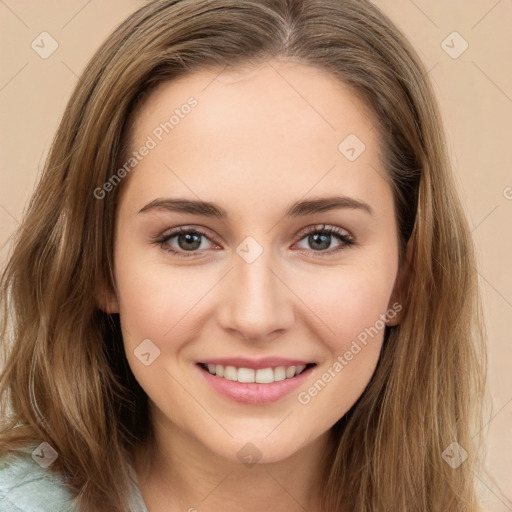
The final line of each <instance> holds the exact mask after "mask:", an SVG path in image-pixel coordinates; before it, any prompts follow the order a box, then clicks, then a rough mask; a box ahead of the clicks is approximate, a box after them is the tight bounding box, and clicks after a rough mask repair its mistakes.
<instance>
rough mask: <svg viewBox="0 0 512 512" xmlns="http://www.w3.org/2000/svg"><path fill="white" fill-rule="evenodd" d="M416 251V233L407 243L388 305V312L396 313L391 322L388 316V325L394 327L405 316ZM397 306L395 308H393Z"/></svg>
mask: <svg viewBox="0 0 512 512" xmlns="http://www.w3.org/2000/svg"><path fill="white" fill-rule="evenodd" d="M413 251H414V232H413V234H412V235H411V237H410V238H409V241H408V242H407V247H406V251H405V261H404V262H403V264H402V266H401V268H400V269H399V270H398V275H397V278H396V280H395V286H394V288H393V293H392V294H391V299H390V300H389V304H388V311H394V312H395V315H394V316H393V317H391V318H389V320H388V319H387V316H386V325H389V326H394V325H398V324H399V323H400V319H401V317H402V315H403V311H404V302H405V297H406V290H407V288H408V285H409V281H410V277H411V268H412V255H413ZM393 306H395V307H393Z"/></svg>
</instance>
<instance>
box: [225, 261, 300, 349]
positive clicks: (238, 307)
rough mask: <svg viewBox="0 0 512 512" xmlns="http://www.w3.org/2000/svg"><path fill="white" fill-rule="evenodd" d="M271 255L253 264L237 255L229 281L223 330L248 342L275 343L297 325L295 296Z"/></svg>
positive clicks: (226, 288) (226, 287)
mask: <svg viewBox="0 0 512 512" xmlns="http://www.w3.org/2000/svg"><path fill="white" fill-rule="evenodd" d="M269 252H270V251H263V253H262V254H261V255H260V256H259V257H258V258H257V259H256V260H255V261H253V262H251V263H248V262H247V261H245V260H244V259H243V258H242V257H239V255H238V254H235V255H234V258H233V260H234V263H233V265H234V268H233V269H232V270H231V272H230V273H229V275H228V276H227V279H226V280H225V293H224V294H223V300H222V304H221V305H220V314H219V318H220V323H221V326H222V328H223V329H225V330H226V331H230V332H231V333H232V334H235V335H236V336H238V337H240V338H242V339H244V340H246V341H253V342H256V341H265V340H268V339H273V338H274V337H275V336H278V335H279V334H281V335H282V334H283V333H284V332H286V330H288V329H289V328H290V327H291V326H292V325H293V323H294V308H293V293H292V291H290V289H289V288H288V287H287V285H286V283H285V280H284V279H283V277H282V276H280V275H279V274H280V272H279V267H278V266H277V265H276V264H274V263H275V262H273V261H272V259H271V258H270V257H268V256H267V254H268V253H269Z"/></svg>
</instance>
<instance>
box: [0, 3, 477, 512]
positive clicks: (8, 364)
mask: <svg viewBox="0 0 512 512" xmlns="http://www.w3.org/2000/svg"><path fill="white" fill-rule="evenodd" d="M273 58H275V59H283V60H289V61H294V62H300V63H304V64H307V65H310V66H314V67H317V68H319V69H323V70H327V71H328V72H329V73H331V75H332V76H333V77H334V78H336V79H339V80H341V81H343V82H344V83H345V84H348V85H349V86H351V87H352V89H353V90H354V91H355V92H357V93H358V94H359V95H360V96H361V97H362V98H363V99H364V100H365V102H366V103H367V105H368V106H369V108H370V109H371V110H372V112H373V114H374V116H375V119H376V122H377V124H378V130H379V134H380V137H381V141H382V155H383V156H382V158H383V161H384V162H383V163H384V165H385V168H386V170H387V176H388V178H389V182H390V184H391V186H392V187H393V191H394V198H395V206H396V218H397V222H398V226H399V232H400V254H401V262H403V260H404V258H403V256H404V254H405V249H406V245H407V242H408V240H409V239H410V238H411V236H412V237H414V245H413V246H412V253H411V255H410V257H411V264H410V275H409V280H408V286H407V289H406V290H405V292H404V294H403V297H402V303H403V305H404V313H405V314H404V315H403V318H402V320H401V322H400V324H399V325H398V326H395V327H389V328H387V330H386V335H385V341H384V345H383V349H382V353H381V357H380V360H379V364H378V366H377V369H376V371H375V373H374V375H373V377H372V379H371V381H370V383H369V385H368V386H367V388H366V389H365V391H364V392H363V394H362V396H361V397H360V399H359V400H358V401H357V403H356V404H355V405H354V406H353V407H352V409H351V410H350V411H349V412H348V413H347V414H346V415H345V416H344V417H343V418H342V419H340V420H339V421H338V422H337V423H336V425H335V426H334V427H333V429H332V435H333V436H334V437H335V441H336V446H337V449H336V450H335V451H334V452H333V453H331V454H329V460H328V462H329V464H328V468H327V471H326V475H325V481H324V482H325V483H324V485H325V487H324V502H323V503H322V510H324V511H328V512H334V511H342V510H344V511H347V510H350V511H352V512H363V511H365V512H368V511H378V512H382V511H387V510H389V511H392V512H399V511H403V512H406V511H407V512H411V511H418V512H419V511H422V512H431V511H438V510H439V511H440V510H443V511H472V512H473V511H476V510H478V505H477V499H476V495H475V488H474V483H473V476H474V471H475V470H476V468H477V461H478V457H477V454H478V451H477V448H478V443H477V440H478V437H474V438H472V432H478V431H479V422H480V421H481V416H480V410H479V407H480V403H481V400H482V397H483V390H484V374H485V351H484V345H483V339H484V336H483V327H482V315H481V308H480V301H479V296H478V289H477V280H476V270H475V256H474V249H473V243H472V240H471V238H470V231H469V229H468V224H467V221H466V219H465V216H464V213H463V209H462V208H461V204H460V201H459V198H458V195H457V192H456V187H455V183H454V179H453V177H452V172H451V169H450V162H449V158H448V154H447V150H446V144H445V139H444V135H443V129H442V125H441V118H440V115H439V112H438V107H437V104H436V100H435V95H434V93H433V90H432V87H431V85H430V83H429V80H428V77H427V72H426V70H425V68H424V66H423V64H422V63H421V61H420V59H419V57H418V56H417V54H416V52H415V51H414V50H413V48H412V47H411V46H410V44H409V43H408V42H407V40H406V39H405V37H404V36H403V35H402V33H401V32H400V31H399V30H398V29H397V28H396V27H395V26H394V24H393V23H392V22H391V21H390V20H389V19H388V18H387V17H386V16H385V15H384V14H383V13H382V12H380V11H379V9H378V8H377V7H376V6H374V5H373V4H372V3H371V2H370V1H366V0H364V1H363V0H215V1H212V0H181V1H177V2H176V1H169V0H156V1H152V2H148V3H147V4H146V5H144V6H143V7H142V8H140V9H139V10H138V11H137V12H135V13H134V14H132V15H131V16H130V17H129V18H128V19H127V20H126V21H125V22H124V23H122V24H121V25H120V26H119V27H118V28H117V29H116V30H115V31H114V33H113V34H112V35H111V36H110V37H109V38H108V39H107V40H106V41H105V42H104V44H103V45H102V46H101V48H100V49H99V50H98V51H97V52H96V54H95V55H94V57H93V58H92V59H91V61H90V63H89V64H88V66H87V68H86V69H85V71H84V72H83V74H82V76H81V77H80V80H79V82H78V84H77V86H76V89H75V91H74V93H73V95H72V97H71V99H70V101H69V103H68V105H67V108H66V110H65V112H64V115H63V118H62V121H61V123H60V126H59V128H58V131H57V134H56V136H55V139H54V141H53V144H52V147H51V151H50V153H49V156H48V158H47V161H46V163H45V166H44V170H43V173H42V176H41V179H40V181H39V184H38V186H37V189H36V191H35V193H34V195H33V197H32V199H31V201H30V204H29V207H28V210H27V212H26V214H25V216H24V219H23V222H22V225H21V227H20V228H19V230H18V231H17V233H16V234H15V237H14V240H13V242H14V244H13V252H12V256H11V257H10V259H9V261H8V263H7V265H6V268H5V270H4V271H3V273H2V276H1V283H0V284H1V300H2V307H3V320H2V331H1V333H2V346H3V347H4V349H5V354H4V357H5V359H4V361H5V364H4V368H3V372H2V374H1V376H0V397H1V404H2V407H3V413H2V414H3V415H2V425H1V429H0V453H4V452H9V451H15V450H16V449H19V448H20V447H22V446H24V445H25V443H27V442H33V441H34V440H44V441H47V442H48V443H49V444H50V445H51V446H52V447H53V448H54V449H55V450H56V451H57V452H58V454H59V457H58V459H57V460H56V461H55V463H54V464H53V465H52V466H51V467H50V468H49V470H51V471H55V472H58V473H59V474H61V475H64V476H65V477H66V482H67V485H68V486H69V488H70V490H71V491H72V493H73V495H74V496H75V497H76V498H77V503H78V504H79V505H80V506H81V507H82V508H81V510H83V511H85V512H92V511H98V510H108V511H122V510H125V509H126V507H127V496H128V488H129V463H130V460H131V459H130V457H131V454H132V453H133V451H134V447H135V445H136V444H138V443H143V442H144V441H145V440H147V439H148V436H149V435H150V434H151V426H150V425H149V424H148V414H147V396H146V394H145V393H144V391H143V390H142V389H141V388H140V386H139V385H138V383H137V382H136V380H135V378H134V377H133V374H132V373H131V371H130V369H129V367H128V364H127V361H126V357H125V355H124V349H123V343H122V338H121V333H120V328H119V318H118V317H117V315H106V314H105V313H103V312H102V311H101V310H100V308H99V305H98V302H97V300H96V298H97V293H98V289H100V288H101V286H102V285H104V286H107V287H109V288H110V289H112V290H115V282H114V278H113V272H112V268H113V264H112V261H113V260H112V255H113V230H114V220H115V214H116V204H117V198H118V195H119V190H120V187H113V189H112V190H111V191H109V192H108V193H106V194H104V197H103V198H101V199H98V197H97V196H98V194H95V193H94V191H95V190H96V191H97V190H98V188H100V189H101V187H103V186H104V184H105V183H106V182H107V181H108V180H109V179H111V178H112V176H113V175H114V174H115V173H116V171H117V170H118V169H119V165H121V163H122V162H123V161H124V158H125V154H126V152H127V151H128V147H129V141H128V140H127V132H128V128H127V126H128V124H127V119H128V117H129V115H130V113H132V112H134V109H135V108H136V106H137V105H139V104H140V102H141V101H142V99H143V98H144V97H145V95H147V94H149V93H150V92H151V91H152V90H153V88H154V87H155V86H157V85H158V84H160V83H162V82H164V81H166V80H172V79H174V78H176V77H179V76H183V75H185V74H187V73H192V72H194V71H196V70H201V69H205V68H211V69H218V70H219V71H220V70H222V69H225V68H237V67H240V66H245V65H250V64H251V63H253V62H261V61H264V60H267V59H273ZM15 427H16V428H15ZM452 442H457V443H459V445H460V446H462V447H463V448H464V449H465V450H466V451H467V452H468V453H469V458H468V459H467V460H466V461H465V462H464V463H463V464H461V465H460V466H459V467H458V468H457V469H454V468H452V467H451V466H450V465H449V464H447V463H446V462H445V460H443V457H442V453H443V452H444V450H445V449H446V448H447V447H448V446H449V445H450V444H451V443H452Z"/></svg>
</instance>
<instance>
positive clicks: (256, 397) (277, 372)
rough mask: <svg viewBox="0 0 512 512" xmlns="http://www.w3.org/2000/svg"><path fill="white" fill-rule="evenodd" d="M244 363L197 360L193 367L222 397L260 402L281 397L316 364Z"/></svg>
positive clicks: (299, 384)
mask: <svg viewBox="0 0 512 512" xmlns="http://www.w3.org/2000/svg"><path fill="white" fill-rule="evenodd" d="M240 362H241V361H240ZM290 362H291V361H290ZM245 364H246V366H242V365H240V366H234V362H233V364H225V365H223V364H219V363H217V362H215V363H212V362H209V363H204V362H200V363H197V364H196V368H197V369H198V371H199V372H200V374H201V375H202V376H203V379H205V381H206V383H207V385H208V386H209V387H210V388H211V389H213V390H215V391H216V392H217V393H219V394H220V395H222V396H223V397H225V398H228V399H230V400H234V401H235V402H241V403H245V404H253V405H256V404H261V405H263V404H266V403H270V402H276V401H278V400H281V399H283V398H285V397H286V396H288V395H290V394H291V393H292V392H293V391H294V390H296V389H297V388H298V387H299V386H301V385H304V383H305V381H306V379H308V378H309V376H310V375H311V374H312V372H314V371H315V370H316V366H317V365H316V363H309V364H303V363H302V364H294V365H283V364H281V365H279V366H268V364H272V363H269V362H266V363H264V362H263V361H260V362H259V363H257V364H254V366H259V368H250V367H248V365H247V362H245Z"/></svg>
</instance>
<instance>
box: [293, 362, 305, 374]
mask: <svg viewBox="0 0 512 512" xmlns="http://www.w3.org/2000/svg"><path fill="white" fill-rule="evenodd" d="M304 368H306V365H305V364H300V365H299V366H297V368H296V369H295V375H299V373H302V371H303V370H304Z"/></svg>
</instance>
